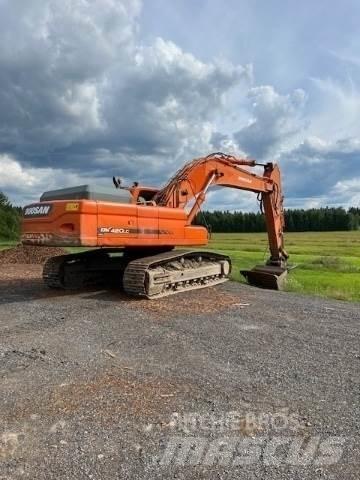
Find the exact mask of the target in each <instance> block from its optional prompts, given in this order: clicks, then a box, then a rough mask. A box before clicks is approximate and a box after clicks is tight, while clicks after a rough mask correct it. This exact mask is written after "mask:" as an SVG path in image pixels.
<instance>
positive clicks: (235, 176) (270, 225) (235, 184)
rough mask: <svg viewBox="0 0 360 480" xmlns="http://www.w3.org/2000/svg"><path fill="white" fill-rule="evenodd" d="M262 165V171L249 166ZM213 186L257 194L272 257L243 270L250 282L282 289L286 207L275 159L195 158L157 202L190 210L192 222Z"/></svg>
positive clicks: (285, 267) (160, 194) (157, 197)
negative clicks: (258, 162)
mask: <svg viewBox="0 0 360 480" xmlns="http://www.w3.org/2000/svg"><path fill="white" fill-rule="evenodd" d="M259 165H261V166H262V167H263V168H264V172H263V175H258V174H256V173H253V172H251V171H250V170H249V167H256V166H259ZM211 186H219V187H229V188H236V189H239V190H246V191H251V192H254V193H256V194H258V196H259V199H260V202H261V209H262V211H263V213H264V215H265V222H266V229H267V234H268V241H269V249H270V258H269V259H268V261H267V264H266V265H265V266H256V267H255V268H254V269H252V270H250V271H249V270H243V271H241V273H242V274H243V275H244V276H245V277H246V279H247V280H248V281H249V283H252V284H255V285H257V286H264V287H267V288H275V289H280V288H281V287H282V283H283V280H284V279H285V277H286V274H287V259H288V254H287V253H286V251H285V248H284V226H285V222H284V209H283V192H282V186H281V174H280V170H279V167H278V166H277V165H276V164H273V163H267V164H257V163H256V161H255V160H247V159H240V158H236V157H233V156H231V155H225V154H223V153H214V154H211V155H209V156H207V157H202V158H198V159H195V160H193V161H192V162H190V163H188V164H186V165H185V166H184V167H183V168H181V169H180V170H179V171H178V172H177V173H176V174H175V175H174V177H173V178H171V179H170V181H169V182H168V183H167V185H166V186H165V187H164V188H163V189H162V190H160V191H159V192H158V193H157V194H156V195H155V197H154V200H155V202H156V203H157V204H158V205H162V206H166V207H173V208H184V209H187V208H188V206H189V205H190V208H189V210H188V216H187V224H188V225H190V224H191V223H192V221H193V220H194V218H195V216H196V214H197V213H198V212H199V210H200V208H201V205H202V203H203V202H204V201H205V199H206V194H207V191H208V189H209V188H210V187H211Z"/></svg>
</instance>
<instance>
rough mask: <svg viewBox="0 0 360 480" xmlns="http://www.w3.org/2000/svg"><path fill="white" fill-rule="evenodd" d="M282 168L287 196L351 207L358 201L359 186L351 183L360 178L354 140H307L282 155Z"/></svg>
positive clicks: (358, 145) (358, 152) (358, 149)
mask: <svg viewBox="0 0 360 480" xmlns="http://www.w3.org/2000/svg"><path fill="white" fill-rule="evenodd" d="M282 166H283V170H284V184H285V188H286V192H287V195H288V196H291V197H298V198H302V197H304V198H306V197H313V198H315V197H318V198H320V199H321V203H322V204H325V205H326V204H328V205H331V204H339V205H340V204H343V205H350V204H351V202H353V201H355V199H356V198H358V197H357V196H356V192H357V185H358V183H357V182H356V181H354V179H357V178H359V177H360V140H359V139H357V138H347V139H341V140H337V141H332V142H331V141H325V140H323V139H320V138H317V137H312V138H308V139H306V140H304V141H303V142H302V143H301V144H300V145H298V146H297V147H296V148H294V149H293V150H291V151H290V152H288V153H286V154H285V155H283V157H282ZM345 186H346V189H345ZM353 205H354V204H353ZM355 205H356V204H355Z"/></svg>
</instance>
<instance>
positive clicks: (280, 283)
mask: <svg viewBox="0 0 360 480" xmlns="http://www.w3.org/2000/svg"><path fill="white" fill-rule="evenodd" d="M240 273H241V275H243V276H244V277H245V278H246V280H247V282H248V283H249V284H250V285H254V286H255V287H260V288H267V289H269V290H283V289H284V286H285V282H286V277H287V273H288V270H287V269H286V268H283V267H276V266H271V265H257V266H256V267H254V268H253V269H252V270H240Z"/></svg>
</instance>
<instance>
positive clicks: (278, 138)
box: [0, 0, 360, 210]
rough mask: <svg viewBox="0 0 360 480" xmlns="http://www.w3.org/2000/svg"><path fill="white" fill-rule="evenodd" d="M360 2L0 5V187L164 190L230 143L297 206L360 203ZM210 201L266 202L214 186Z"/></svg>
mask: <svg viewBox="0 0 360 480" xmlns="http://www.w3.org/2000/svg"><path fill="white" fill-rule="evenodd" d="M359 18H360V3H359V2H358V0H343V1H342V2H329V1H328V0H317V2H313V1H310V0H304V1H302V2H299V1H294V0H271V1H268V0H196V1H195V0H143V1H141V0H62V1H61V2H59V1H57V0H31V2H29V1H26V0H0V190H2V191H4V192H5V193H6V194H7V195H8V196H9V198H10V199H11V200H12V201H13V202H14V203H16V204H18V205H24V204H26V203H30V202H34V201H37V200H38V199H39V197H40V195H41V193H43V192H44V191H46V190H50V189H54V188H62V187H69V186H75V185H82V184H85V183H90V184H97V185H109V186H111V185H112V181H111V178H112V176H113V175H117V176H120V177H121V178H122V179H123V181H124V182H125V183H131V182H132V181H139V182H141V183H143V184H146V185H150V186H160V185H162V184H164V183H165V182H166V180H167V179H168V178H169V177H170V176H171V175H172V174H173V173H174V172H175V171H176V170H177V169H178V168H179V167H180V166H181V165H183V163H185V162H187V161H190V160H191V159H192V158H195V157H199V156H205V155H208V154H209V153H211V152H213V151H223V152H225V153H230V154H234V155H238V156H241V157H245V156H246V157H250V158H255V159H257V160H258V161H259V162H266V161H274V162H278V163H279V164H280V166H281V169H282V172H283V183H284V190H285V204H286V206H287V207H288V208H310V207H318V206H344V207H349V206H359V204H360V30H359V28H358V23H359V22H358V20H359ZM205 208H209V209H228V210H240V209H242V210H256V209H257V208H258V205H257V202H256V197H255V195H254V194H248V193H245V192H241V191H238V190H234V189H217V190H214V191H210V193H209V195H208V199H207V202H206V204H205Z"/></svg>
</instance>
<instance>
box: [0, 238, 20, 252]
mask: <svg viewBox="0 0 360 480" xmlns="http://www.w3.org/2000/svg"><path fill="white" fill-rule="evenodd" d="M18 243H19V242H14V241H11V240H0V250H4V249H5V248H11V247H15V245H17V244H18Z"/></svg>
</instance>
